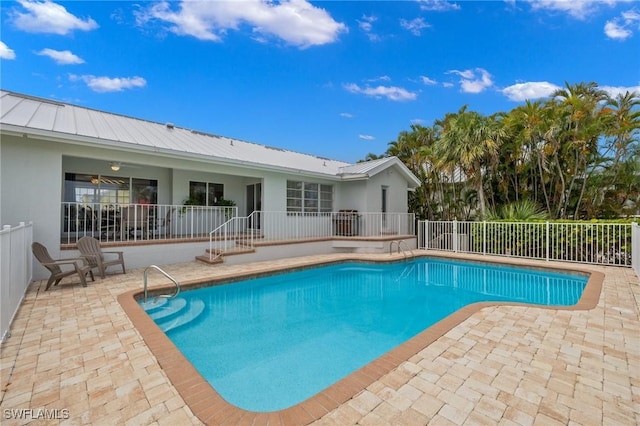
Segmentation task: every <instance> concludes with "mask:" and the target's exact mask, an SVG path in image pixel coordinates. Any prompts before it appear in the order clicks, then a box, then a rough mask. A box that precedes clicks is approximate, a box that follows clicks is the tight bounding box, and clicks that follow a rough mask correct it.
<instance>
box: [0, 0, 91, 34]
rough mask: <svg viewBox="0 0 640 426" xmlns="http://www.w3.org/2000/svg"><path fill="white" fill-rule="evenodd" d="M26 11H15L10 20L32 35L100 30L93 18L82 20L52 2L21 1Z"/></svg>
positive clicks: (12, 12) (10, 13) (46, 0)
mask: <svg viewBox="0 0 640 426" xmlns="http://www.w3.org/2000/svg"><path fill="white" fill-rule="evenodd" d="M18 3H20V5H21V6H22V7H23V8H24V11H19V10H17V9H13V10H12V11H11V12H9V16H10V20H11V21H12V22H13V24H14V25H15V26H16V28H18V29H20V30H23V31H27V32H31V33H50V34H59V35H66V34H69V33H70V32H72V31H74V30H81V31H90V30H93V29H96V28H98V24H97V23H96V21H94V20H93V19H91V18H86V19H84V20H83V19H80V18H77V17H76V16H74V15H72V14H71V13H69V12H67V9H65V7H64V6H61V5H59V4H56V3H54V2H52V1H50V0H45V1H35V0H19V1H18Z"/></svg>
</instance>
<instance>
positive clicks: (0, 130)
mask: <svg viewBox="0 0 640 426" xmlns="http://www.w3.org/2000/svg"><path fill="white" fill-rule="evenodd" d="M0 134H6V135H11V136H17V137H26V138H29V137H36V138H41V139H45V140H49V141H52V142H58V143H66V144H72V145H80V146H88V147H92V148H95V147H96V146H99V147H101V148H105V149H114V148H115V149H119V150H123V151H128V152H136V153H154V154H157V155H161V156H163V157H172V158H181V159H185V160H197V161H200V162H207V163H211V164H223V165H229V166H238V167H241V168H251V169H254V170H255V169H258V170H264V171H272V172H280V173H282V172H288V173H291V174H299V175H303V176H310V177H318V178H323V179H329V180H341V177H340V176H339V175H337V174H328V173H320V172H313V171H309V170H301V169H295V168H292V167H287V166H272V165H268V164H261V163H253V162H250V161H244V160H234V159H229V158H222V157H213V156H206V155H203V154H196V153H186V152H182V151H174V150H170V149H165V148H158V147H153V146H147V145H137V144H131V143H129V142H120V141H114V140H106V139H99V138H92V137H88V136H78V135H74V134H71V133H62V134H64V135H65V137H61V136H59V135H60V134H61V133H60V132H52V131H49V130H37V129H31V128H29V129H25V128H24V127H21V126H15V125H11V124H4V123H0ZM105 142H106V143H105Z"/></svg>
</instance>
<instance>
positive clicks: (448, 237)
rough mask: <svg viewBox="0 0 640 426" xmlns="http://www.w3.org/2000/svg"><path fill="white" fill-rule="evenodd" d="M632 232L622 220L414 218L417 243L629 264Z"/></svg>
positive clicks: (635, 231) (500, 253) (465, 250)
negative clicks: (574, 221)
mask: <svg viewBox="0 0 640 426" xmlns="http://www.w3.org/2000/svg"><path fill="white" fill-rule="evenodd" d="M633 234H635V235H636V236H635V237H634V236H633ZM638 234H640V231H638V229H637V225H636V224H633V225H632V224H622V223H553V222H543V223H525V222H458V221H452V222H445V221H420V222H418V248H422V249H426V250H430V249H431V250H444V251H453V252H462V253H477V254H489V255H495V256H513V257H522V258H528V259H543V260H556V261H564V262H580V263H591V264H599V265H616V266H629V267H630V266H632V255H633V256H635V257H633V259H635V260H634V262H633V264H634V265H637V264H640V261H639V260H637V259H638V251H640V250H639V249H638V248H637V246H638V245H640V243H638ZM632 243H633V244H632ZM632 245H633V247H632Z"/></svg>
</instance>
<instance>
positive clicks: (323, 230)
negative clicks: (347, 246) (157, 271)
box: [210, 211, 415, 257]
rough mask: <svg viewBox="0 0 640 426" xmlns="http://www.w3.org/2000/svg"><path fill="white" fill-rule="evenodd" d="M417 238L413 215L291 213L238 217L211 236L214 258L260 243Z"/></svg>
mask: <svg viewBox="0 0 640 426" xmlns="http://www.w3.org/2000/svg"><path fill="white" fill-rule="evenodd" d="M392 235H399V236H406V235H415V215H414V214H413V213H366V212H365V213H359V212H354V211H339V212H327V213H313V214H310V213H292V212H274V211H254V212H253V213H252V214H251V215H249V216H248V217H236V218H233V219H232V220H229V221H228V222H227V223H225V224H223V225H221V226H220V227H218V228H216V229H214V230H213V231H212V232H211V234H210V253H212V255H211V257H212V256H214V255H215V254H213V253H214V252H215V251H216V250H217V252H218V253H220V252H230V251H238V250H244V249H247V248H251V247H253V244H254V242H255V241H256V240H257V239H259V240H260V241H265V242H268V241H293V240H305V239H318V238H335V237H360V238H376V237H384V236H392Z"/></svg>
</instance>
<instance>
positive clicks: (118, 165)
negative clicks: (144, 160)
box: [109, 161, 140, 172]
mask: <svg viewBox="0 0 640 426" xmlns="http://www.w3.org/2000/svg"><path fill="white" fill-rule="evenodd" d="M122 167H126V168H130V169H139V168H140V166H135V165H133V164H126V163H123V162H121V161H111V162H110V163H109V168H110V169H111V170H113V171H114V172H117V171H118V170H120V169H121V168H122Z"/></svg>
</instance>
